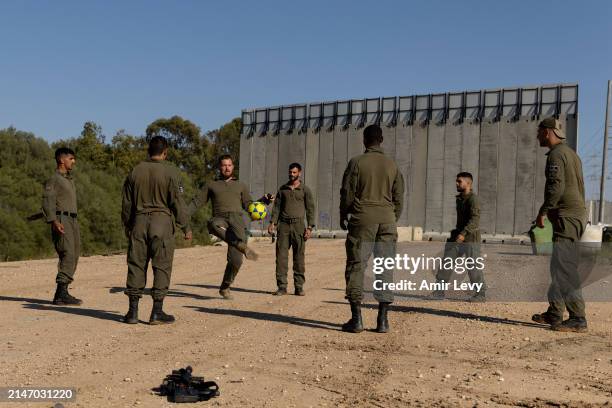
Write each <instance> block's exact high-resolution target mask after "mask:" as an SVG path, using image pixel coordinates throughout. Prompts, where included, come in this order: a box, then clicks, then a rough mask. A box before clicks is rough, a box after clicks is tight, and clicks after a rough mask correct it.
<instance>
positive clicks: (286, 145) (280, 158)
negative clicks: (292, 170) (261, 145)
mask: <svg viewBox="0 0 612 408" xmlns="http://www.w3.org/2000/svg"><path fill="white" fill-rule="evenodd" d="M281 114H282V115H283V116H282V119H283V122H282V124H283V125H284V126H282V128H281V130H280V131H279V132H278V136H277V139H278V153H277V156H276V188H275V189H274V191H277V190H278V187H279V186H281V185H282V184H283V183H285V182H286V181H287V167H288V166H289V163H291V152H292V151H293V150H294V149H295V146H293V143H292V142H293V141H292V140H291V133H293V132H292V130H291V116H292V112H291V111H290V110H289V109H287V107H283V108H282V109H281ZM287 115H288V116H289V117H287ZM266 192H271V191H266Z"/></svg>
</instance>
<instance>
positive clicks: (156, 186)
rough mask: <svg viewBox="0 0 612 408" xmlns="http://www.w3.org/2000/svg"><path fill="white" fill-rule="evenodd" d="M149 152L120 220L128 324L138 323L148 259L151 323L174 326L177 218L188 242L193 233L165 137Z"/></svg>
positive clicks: (128, 184)
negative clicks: (171, 304) (167, 301)
mask: <svg viewBox="0 0 612 408" xmlns="http://www.w3.org/2000/svg"><path fill="white" fill-rule="evenodd" d="M148 153H149V158H148V159H147V160H145V161H143V162H141V163H140V164H138V165H137V166H136V167H134V169H133V170H132V172H131V173H130V174H129V175H128V177H127V178H126V180H125V183H124V185H123V205H122V212H121V219H122V221H123V225H124V226H125V230H126V235H127V236H128V238H129V241H130V242H129V248H128V256H127V262H128V275H127V282H126V286H127V287H126V289H125V294H126V295H127V296H128V297H129V300H130V308H129V310H128V313H127V314H126V315H125V318H124V322H125V323H128V324H136V323H138V301H139V300H140V298H141V297H142V292H143V290H144V288H145V285H146V283H147V266H148V265H149V261H151V263H152V266H153V288H152V289H151V296H152V297H153V310H152V311H151V317H150V318H149V324H167V323H173V322H174V320H175V319H174V316H172V315H169V314H166V313H164V311H163V302H164V298H165V297H166V294H167V293H168V287H169V286H170V276H171V274H172V260H173V257H174V220H176V223H177V224H178V226H179V227H180V228H181V229H182V230H183V233H184V234H185V239H186V240H190V239H191V235H192V234H191V230H190V228H189V216H188V214H187V208H186V206H185V202H184V201H183V186H182V185H181V182H180V175H179V172H178V169H177V168H176V167H174V166H172V165H171V164H169V163H167V162H166V161H165V160H166V157H167V156H168V142H167V141H166V139H165V138H164V137H162V136H155V137H153V138H152V139H151V141H150V142H149V148H148ZM173 217H174V219H173Z"/></svg>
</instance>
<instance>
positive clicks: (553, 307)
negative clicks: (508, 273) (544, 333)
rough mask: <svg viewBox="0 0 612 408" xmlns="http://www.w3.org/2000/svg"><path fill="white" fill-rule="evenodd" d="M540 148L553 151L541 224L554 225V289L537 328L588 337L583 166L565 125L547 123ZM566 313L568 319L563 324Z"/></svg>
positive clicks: (537, 317)
mask: <svg viewBox="0 0 612 408" xmlns="http://www.w3.org/2000/svg"><path fill="white" fill-rule="evenodd" d="M538 141H539V142H540V146H542V147H548V148H549V152H548V153H547V155H548V158H547V159H546V186H545V191H544V204H542V206H541V207H540V211H539V213H538V217H537V220H536V224H537V226H538V227H540V228H543V227H544V217H548V219H549V220H550V222H551V223H552V225H553V254H552V258H551V261H550V274H551V284H550V288H549V289H548V302H549V306H548V310H547V311H546V312H544V313H541V314H535V315H533V317H532V319H533V320H534V321H536V322H538V323H546V324H550V325H551V328H552V329H553V330H557V331H572V332H585V331H586V330H587V322H586V318H585V310H584V309H585V306H584V299H583V298H582V289H581V283H582V282H581V281H580V276H579V274H578V247H577V242H578V241H579V240H580V237H581V236H582V234H583V232H584V229H585V226H586V220H587V214H586V207H585V202H584V180H583V177H582V162H581V161H580V158H579V157H578V155H577V154H576V152H574V150H572V149H571V148H570V147H569V146H567V144H565V134H564V132H563V128H562V125H561V123H560V122H559V121H558V120H557V119H555V118H547V119H544V120H543V121H542V122H540V124H539V127H538ZM565 309H567V311H568V312H569V319H568V320H565V321H564V320H563V313H564V311H565Z"/></svg>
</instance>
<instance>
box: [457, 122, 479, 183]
mask: <svg viewBox="0 0 612 408" xmlns="http://www.w3.org/2000/svg"><path fill="white" fill-rule="evenodd" d="M460 129H461V171H467V172H468V173H471V174H472V177H473V178H474V183H473V184H472V186H473V188H474V191H475V192H476V193H477V194H478V191H479V190H478V188H479V187H478V180H479V177H478V174H479V173H478V167H479V163H480V123H479V122H478V121H477V120H472V119H468V120H466V121H464V122H463V123H462V124H461V126H460Z"/></svg>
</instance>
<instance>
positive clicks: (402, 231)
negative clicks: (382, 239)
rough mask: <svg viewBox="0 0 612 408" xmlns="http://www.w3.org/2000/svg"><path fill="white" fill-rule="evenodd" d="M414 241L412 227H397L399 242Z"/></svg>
mask: <svg viewBox="0 0 612 408" xmlns="http://www.w3.org/2000/svg"><path fill="white" fill-rule="evenodd" d="M410 241H412V227H410V226H408V227H397V242H410Z"/></svg>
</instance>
